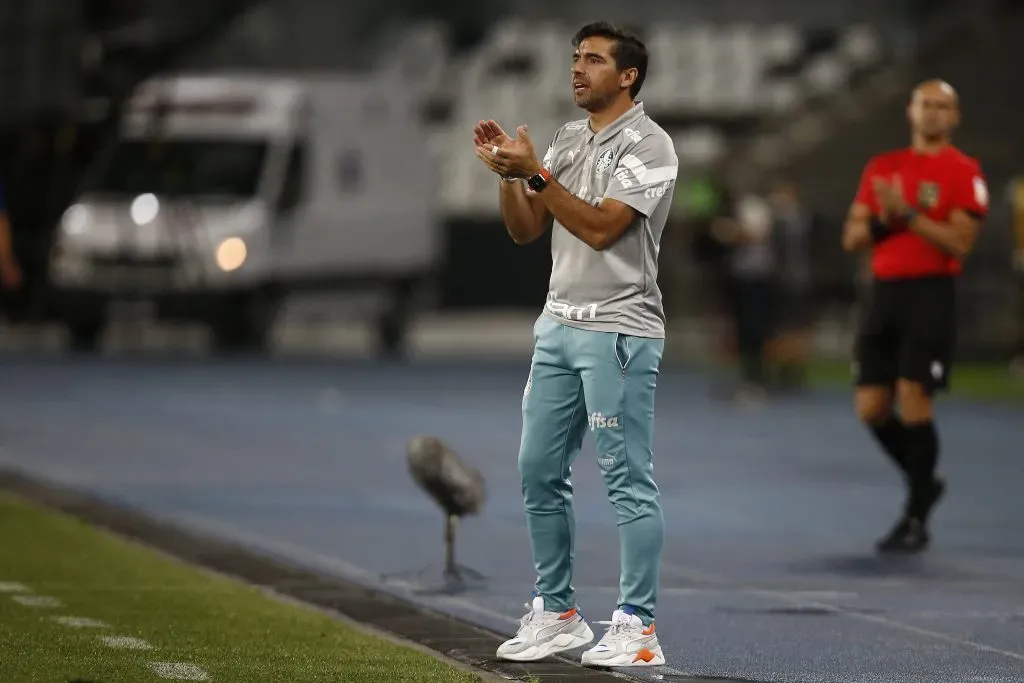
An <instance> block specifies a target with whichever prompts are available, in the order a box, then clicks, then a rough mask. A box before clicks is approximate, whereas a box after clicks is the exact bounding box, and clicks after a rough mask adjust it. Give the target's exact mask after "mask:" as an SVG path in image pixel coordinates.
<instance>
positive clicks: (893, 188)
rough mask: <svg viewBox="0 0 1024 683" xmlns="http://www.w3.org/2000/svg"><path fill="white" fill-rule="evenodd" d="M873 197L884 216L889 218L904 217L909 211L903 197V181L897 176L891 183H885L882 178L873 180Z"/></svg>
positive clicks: (908, 206)
mask: <svg viewBox="0 0 1024 683" xmlns="http://www.w3.org/2000/svg"><path fill="white" fill-rule="evenodd" d="M874 186H875V197H877V199H878V205H879V206H880V207H881V208H882V212H883V213H884V214H888V215H890V216H904V215H906V214H907V212H908V211H909V210H910V205H909V204H908V203H907V200H906V199H905V198H904V197H903V181H902V180H901V179H900V177H899V176H898V175H897V176H895V177H894V178H893V179H892V182H886V181H885V179H884V178H875V179H874Z"/></svg>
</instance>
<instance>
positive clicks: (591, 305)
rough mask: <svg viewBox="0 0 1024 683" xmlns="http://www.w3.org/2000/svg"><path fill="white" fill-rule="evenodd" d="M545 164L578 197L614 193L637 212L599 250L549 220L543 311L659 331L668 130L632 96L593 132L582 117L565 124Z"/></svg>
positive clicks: (671, 174)
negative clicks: (622, 109) (630, 103)
mask: <svg viewBox="0 0 1024 683" xmlns="http://www.w3.org/2000/svg"><path fill="white" fill-rule="evenodd" d="M543 164H544V166H545V167H546V168H547V169H548V170H549V171H550V172H551V174H552V176H553V177H554V178H555V179H556V180H557V181H558V182H559V183H561V184H562V185H563V186H565V187H566V188H567V189H568V190H569V191H570V192H573V193H575V194H576V196H577V197H579V198H580V199H583V200H584V201H586V202H589V203H591V204H593V205H595V206H596V205H598V204H600V203H601V200H602V199H604V198H609V199H615V200H618V201H620V202H623V203H625V204H628V205H629V206H631V207H633V208H634V209H636V211H637V215H636V218H635V219H634V220H633V223H632V224H631V225H630V226H629V227H628V228H627V229H626V232H625V233H624V234H623V235H622V237H621V238H620V239H619V240H618V241H616V242H615V243H614V244H613V245H611V246H610V247H608V248H607V249H604V250H603V251H596V250H594V249H592V248H591V247H589V246H587V245H586V244H585V243H584V242H583V241H581V240H580V239H578V238H577V237H576V236H575V235H573V234H572V233H571V232H569V231H568V230H566V229H565V228H564V227H563V226H562V225H561V224H559V222H558V221H557V220H555V221H554V226H553V227H552V231H553V232H552V236H551V257H552V267H551V282H550V285H549V289H548V296H547V301H546V302H545V305H544V311H545V313H546V314H547V315H549V316H552V317H553V318H555V319H556V320H558V321H559V322H561V323H563V324H566V325H571V326H573V327H580V328H583V329H587V330H597V331H603V332H621V333H624V334H629V335H633V336H638V337H655V338H663V337H664V336H665V310H664V306H663V305H662V300H661V290H660V289H659V288H658V251H659V249H660V246H661V234H662V231H663V230H664V228H665V221H666V219H667V218H668V213H669V208H670V207H671V205H672V194H673V192H674V189H675V181H676V174H677V172H678V164H679V160H678V158H677V157H676V152H675V147H674V145H673V144H672V139H671V138H670V137H669V135H668V133H666V132H665V131H664V130H662V128H661V127H660V126H659V125H658V124H656V123H655V122H654V121H652V120H651V119H650V117H649V116H647V114H645V113H644V107H643V104H642V103H637V104H635V105H634V106H633V107H632V108H631V109H630V110H629V111H627V112H626V113H624V114H623V115H622V116H621V117H619V118H618V119H617V120H616V121H615V122H614V123H612V124H611V125H610V126H608V127H606V128H605V129H604V130H602V131H601V132H600V133H598V134H596V135H595V134H594V132H593V131H592V130H591V129H590V124H589V122H588V121H587V119H583V120H580V121H570V122H569V123H567V124H565V125H564V126H562V127H561V128H560V129H559V130H558V131H557V132H556V133H555V135H554V138H553V139H552V141H551V146H550V147H549V148H548V150H547V153H546V154H545V155H544V161H543Z"/></svg>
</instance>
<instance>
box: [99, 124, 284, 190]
mask: <svg viewBox="0 0 1024 683" xmlns="http://www.w3.org/2000/svg"><path fill="white" fill-rule="evenodd" d="M266 155H267V143H266V142H265V141H261V140H223V139H221V140H213V139H181V138H174V139H163V140H122V141H120V142H118V144H117V147H116V148H115V149H114V151H113V154H112V155H111V157H110V159H109V161H108V162H107V163H105V164H102V165H101V166H100V167H98V168H96V169H94V171H93V173H91V174H89V176H88V177H87V179H86V182H85V187H84V189H85V190H86V191H88V192H96V193H102V194H114V195H129V196H131V195H137V194H142V193H146V192H152V193H154V194H157V195H161V196H165V197H226V198H231V199H236V198H237V199H242V198H248V197H252V196H253V195H255V194H256V190H257V187H258V185H259V181H260V177H261V175H262V172H263V163H264V159H265V158H266Z"/></svg>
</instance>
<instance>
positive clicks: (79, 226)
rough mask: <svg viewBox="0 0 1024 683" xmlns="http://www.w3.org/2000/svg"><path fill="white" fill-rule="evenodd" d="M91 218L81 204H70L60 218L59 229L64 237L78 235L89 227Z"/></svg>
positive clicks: (87, 210)
mask: <svg viewBox="0 0 1024 683" xmlns="http://www.w3.org/2000/svg"><path fill="white" fill-rule="evenodd" d="M91 218H92V216H91V215H90V214H89V209H88V208H86V207H85V206H83V205H81V204H72V205H71V206H69V207H68V208H67V210H66V211H65V212H64V216H63V217H62V218H61V222H60V224H61V228H62V229H63V230H64V234H66V235H80V234H82V233H83V232H85V230H86V228H87V227H89V220H90V219H91Z"/></svg>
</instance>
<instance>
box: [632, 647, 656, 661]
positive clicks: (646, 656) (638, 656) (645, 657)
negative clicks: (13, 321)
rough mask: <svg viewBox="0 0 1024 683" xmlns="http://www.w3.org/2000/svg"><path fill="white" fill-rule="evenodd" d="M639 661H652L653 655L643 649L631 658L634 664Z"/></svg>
mask: <svg viewBox="0 0 1024 683" xmlns="http://www.w3.org/2000/svg"><path fill="white" fill-rule="evenodd" d="M641 659H642V660H644V661H645V662H649V661H651V660H652V659H654V653H653V652H651V651H650V650H648V649H647V648H646V647H645V648H644V649H642V650H640V652H637V653H636V657H633V661H634V662H639V661H640V660H641Z"/></svg>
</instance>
